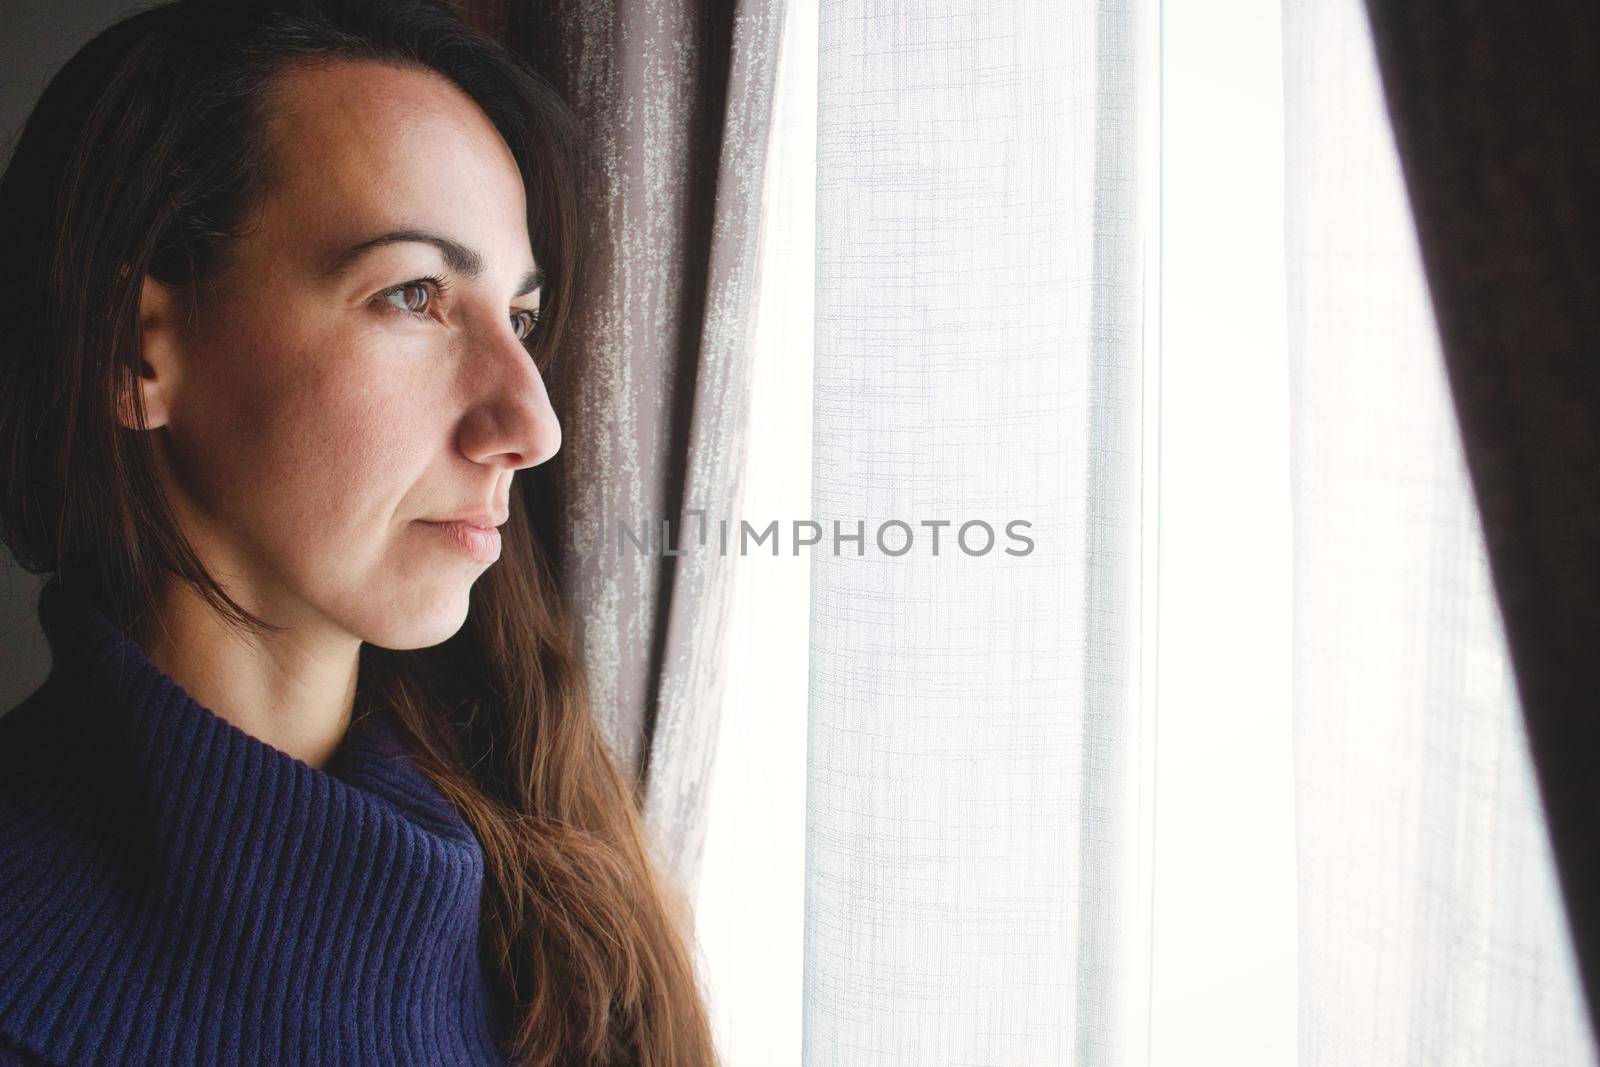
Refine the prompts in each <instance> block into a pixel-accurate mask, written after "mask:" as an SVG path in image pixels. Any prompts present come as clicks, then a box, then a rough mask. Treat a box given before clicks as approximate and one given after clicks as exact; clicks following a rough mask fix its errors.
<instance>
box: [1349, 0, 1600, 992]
mask: <svg viewBox="0 0 1600 1067" xmlns="http://www.w3.org/2000/svg"><path fill="white" fill-rule="evenodd" d="M1367 8H1368V14H1369V17H1370V19H1371V22H1372V30H1373V37H1374V39H1375V41H1376V44H1377V52H1378V61H1379V67H1380V69H1381V72H1382V76H1383V82H1384V90H1385V93H1386V95H1387V99H1388V106H1389V113H1390V117H1391V119H1392V121H1393V125H1394V132H1395V138H1396V142H1397V145H1398V147H1399V151H1400V158H1401V163H1402V167H1403V169H1404V172H1405V177H1406V183H1407V186H1408V189H1409V194H1410V198H1411V205H1412V210H1413V213H1414V216H1415V220H1416V227H1417V234H1418V238H1419V241H1420V244H1421V250H1422V258H1423V264H1424V267H1425V268H1426V271H1427V275H1428V283H1429V287H1430V289H1431V291H1432V297H1433V305H1434V312H1435V315H1436V317H1437V319H1438V325H1439V332H1440V337H1441V340H1442V342H1443V345H1444V352H1445V358H1446V363H1447V366H1448V371H1449V377H1450V385H1451V390H1452V393H1453V394H1454V399H1455V405H1456V410H1457V414H1458V415H1459V417H1460V423H1461V431H1462V437H1463V443H1464V446H1465V450H1466V457H1467V464H1468V467H1469V469H1470V471H1471V474H1472V480H1473V484H1474V489H1475V492H1476V495H1477V501H1478V506H1479V509H1480V511H1481V514H1482V519H1483V528H1484V536H1485V540H1486V543H1487V547H1488V553H1489V561H1490V565H1491V567H1492V569H1493V572H1494V580H1495V586H1496V591H1497V594H1498V596H1499V600H1500V607H1501V612H1502V615H1503V616H1504V619H1505V624H1506V632H1507V638H1508V642H1509V645H1510V651H1511V657H1512V661H1513V664H1514V666H1515V669H1516V674H1517V684H1518V688H1519V690H1520V694H1521V698H1522V705H1523V713H1524V716H1525V718H1526V720H1527V732H1528V737H1529V741H1530V745H1531V748H1532V755H1533V761H1534V765H1535V768H1536V770H1537V772H1538V776H1539V785H1540V790H1541V792H1542V794H1543V800H1544V806H1545V812H1546V816H1547V823H1548V827H1549V831H1550V837H1551V843H1552V845H1553V848H1554V853H1555V858H1556V865H1557V868H1558V870H1559V873H1560V877H1561V882H1562V890H1563V893H1564V896H1565V899H1566V906H1567V912H1568V919H1569V921H1570V924H1571V928H1572V934H1573V938H1574V942H1575V948H1576V954H1577V958H1578V963H1579V968H1580V970H1581V972H1582V976H1583V982H1584V987H1585V992H1586V995H1587V997H1588V1000H1589V1007H1590V1018H1591V1023H1593V1022H1594V1021H1595V1019H1596V1011H1597V1009H1600V684H1597V677H1600V674H1597V666H1600V201H1597V198H1600V122H1597V120H1596V114H1597V110H1600V4H1596V3H1595V2H1594V0H1552V2H1549V3H1539V4H1507V3H1496V2H1490V0H1368V4H1367ZM1376 387H1381V383H1378V384H1377V385H1376Z"/></svg>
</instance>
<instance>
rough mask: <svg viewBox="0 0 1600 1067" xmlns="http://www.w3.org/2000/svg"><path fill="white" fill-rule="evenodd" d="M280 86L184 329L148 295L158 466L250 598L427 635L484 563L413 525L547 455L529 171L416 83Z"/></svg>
mask: <svg viewBox="0 0 1600 1067" xmlns="http://www.w3.org/2000/svg"><path fill="white" fill-rule="evenodd" d="M279 87H280V92H279V93H278V94H277V97H276V99H277V107H276V108H275V113H274V116H273V121H272V123H271V125H270V132H271V138H270V139H271V142H272V145H273V153H274V158H275V162H276V165H277V166H276V173H275V182H274V184H273V186H272V188H271V190H270V192H269V194H268V196H267V199H266V200H265V201H264V202H263V205H262V207H261V209H260V211H259V213H258V214H256V215H253V216H252V217H251V219H250V220H249V222H248V225H247V231H248V232H247V235H246V236H244V237H243V238H242V239H241V240H240V241H239V242H238V243H237V244H236V246H235V247H234V251H233V254H232V257H231V260H230V263H231V266H230V269H228V270H227V271H225V272H224V273H223V275H222V276H221V278H220V279H219V281H218V287H217V288H216V289H215V290H214V291H206V290H205V289H204V288H203V289H202V294H201V296H200V299H199V308H198V317H197V320H196V321H195V322H193V323H185V322H184V321H182V320H183V315H182V313H181V311H174V310H173V308H174V307H175V306H176V305H172V304H171V303H170V302H169V299H170V295H171V294H170V292H169V291H167V290H165V289H164V287H161V286H159V285H156V284H155V283H153V282H152V283H149V284H147V288H146V301H145V307H144V310H143V312H142V318H143V327H144V334H143V336H144V355H145V362H146V364H147V369H146V372H145V373H146V375H147V377H146V380H145V381H144V385H143V387H144V392H145V401H146V407H147V411H148V414H149V418H150V421H151V424H152V425H162V420H163V419H164V429H162V430H157V431H156V433H157V437H158V442H157V451H158V453H159V454H160V455H161V457H162V465H163V468H164V477H165V478H167V479H168V481H169V485H168V488H169V490H170V492H171V493H172V496H173V499H174V506H175V507H176V508H177V510H178V512H179V519H180V522H181V523H182V524H183V527H184V530H185V532H186V533H187V534H188V536H189V537H190V538H191V539H192V540H193V541H194V543H195V545H196V547H197V549H198V550H199V552H200V554H201V557H202V560H203V561H204V562H205V563H206V564H207V566H208V567H209V568H210V569H211V570H212V572H213V573H214V574H216V575H218V577H219V578H220V579H221V580H222V581H223V583H224V585H225V587H226V588H228V590H229V592H230V593H232V594H233V595H234V596H235V597H236V598H238V599H240V602H241V603H242V604H244V606H246V607H247V608H250V609H251V610H254V611H257V612H259V613H261V614H262V615H263V616H264V617H266V618H267V619H269V620H270V621H272V622H275V623H279V624H283V625H288V626H291V627H294V628H296V629H297V630H299V629H303V628H306V627H310V628H311V629H312V630H328V631H329V632H334V633H339V632H342V633H344V634H349V635H353V636H355V637H357V638H359V639H360V640H363V641H369V642H372V643H373V644H377V645H380V646H382V647H385V648H418V647H425V646H428V645H432V644H437V643H438V642H440V641H443V640H444V639H446V638H448V637H449V636H450V635H451V634H453V633H455V632H456V631H457V630H458V629H459V628H460V626H461V623H462V622H463V620H464V619H465V618H466V612H467V603H468V592H469V589H470V587H471V585H472V583H473V582H474V581H475V580H476V579H477V578H478V576H479V575H481V574H482V573H483V572H484V570H485V569H487V567H488V566H489V565H490V564H489V563H487V562H485V561H483V560H481V559H478V558H474V557H473V556H472V555H470V554H468V552H466V551H464V550H463V548H462V547H461V546H460V545H458V544H457V542H456V541H455V540H454V539H453V538H452V537H451V536H449V533H448V531H447V530H445V529H442V528H440V527H436V526H431V525H428V524H427V523H426V522H425V520H438V519H446V518H450V517H452V516H457V515H462V514H467V513H473V512H492V513H495V514H496V516H497V517H499V518H502V519H503V517H504V515H505V514H506V511H507V509H508V508H509V506H510V504H509V501H510V491H511V480H512V476H513V474H514V472H515V471H516V470H517V469H518V468H522V467H531V466H534V465H535V464H539V463H543V462H544V461H545V460H547V459H549V458H550V457H551V456H552V455H554V454H555V452H556V450H557V449H558V448H559V447H560V444H561V428H560V425H559V424H558V423H557V421H556V415H555V412H554V411H553V410H551V407H550V400H549V397H548V396H547V394H546V392H545V387H544V383H543V381H542V380H541V378H540V375H539V373H538V371H537V369H536V368H535V366H534V363H533V360H532V358H531V357H530V355H529V354H528V352H527V350H526V348H525V347H524V345H523V342H522V341H521V340H520V339H519V336H518V334H519V332H522V333H525V332H526V330H527V328H528V327H529V326H531V322H532V315H531V312H534V311H536V309H537V308H538V306H539V293H538V292H537V290H535V291H532V292H525V291H524V290H525V288H526V287H527V285H528V283H529V281H530V277H529V276H530V272H532V271H533V270H534V269H535V267H536V264H535V262H534V258H533V253H532V250H531V247H530V242H529V237H528V231H527V221H526V220H527V214H526V210H525V201H524V191H523V186H522V179H521V176H520V174H519V173H518V171H517V167H516V164H515V162H514V161H513V159H512V156H511V153H510V150H509V149H508V148H507V147H506V145H505V142H504V141H503V140H502V139H501V137H500V136H499V134H498V133H497V131H496V130H495V128H494V126H493V124H492V123H491V122H490V121H489V119H488V118H487V117H486V116H485V115H484V114H483V112H482V111H480V110H479V108H478V107H477V105H476V104H474V103H473V102H472V100H471V99H470V98H469V97H467V96H466V95H465V94H464V93H462V92H461V91H460V90H459V89H458V88H456V87H455V86H454V85H453V84H452V83H450V82H449V81H447V80H446V79H444V78H442V77H440V76H438V75H436V74H433V73H431V72H418V71H412V70H403V69H399V68H396V67H391V66H388V65H383V64H379V63H372V62H359V61H339V62H332V63H325V64H321V65H317V66H302V67H299V68H295V69H292V70H290V71H289V72H287V73H285V74H284V75H283V77H282V80H281V81H280V83H279ZM396 234H400V235H401V236H402V237H405V236H406V235H407V234H409V235H410V236H409V238H407V239H396V238H395V237H394V236H393V235H396ZM423 235H428V237H430V238H437V239H438V240H439V241H441V242H453V245H449V244H447V246H446V247H447V248H448V251H445V250H441V248H440V247H438V246H437V245H436V244H433V243H429V240H428V239H423ZM429 276H437V277H439V278H441V279H443V283H444V285H443V289H442V291H441V288H440V287H438V286H436V285H434V284H433V283H430V282H426V281H419V279H425V278H427V277H429ZM308 632H309V631H308Z"/></svg>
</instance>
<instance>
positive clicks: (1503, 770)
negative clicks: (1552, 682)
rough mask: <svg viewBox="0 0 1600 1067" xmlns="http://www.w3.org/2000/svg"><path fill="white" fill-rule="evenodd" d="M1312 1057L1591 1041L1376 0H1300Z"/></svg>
mask: <svg viewBox="0 0 1600 1067" xmlns="http://www.w3.org/2000/svg"><path fill="white" fill-rule="evenodd" d="M1283 39H1284V93H1285V104H1286V120H1287V121H1286V127H1285V130H1286V157H1287V158H1286V168H1285V174H1286V179H1287V181H1286V194H1287V195H1286V245H1285V248H1286V253H1287V268H1288V281H1289V356H1290V360H1291V364H1290V365H1291V386H1292V388H1291V412H1290V416H1291V417H1290V428H1291V434H1292V439H1293V449H1292V454H1293V485H1294V505H1295V576H1294V577H1295V600H1294V607H1295V611H1294V623H1295V642H1294V643H1295V649H1294V680H1295V681H1294V691H1295V692H1294V696H1295V700H1294V713H1295V734H1296V761H1295V778H1296V784H1297V790H1296V806H1297V813H1298V820H1299V872H1300V886H1301V899H1300V954H1301V959H1300V1003H1301V1010H1300V1050H1301V1059H1300V1062H1301V1063H1302V1064H1307V1065H1318V1064H1330V1065H1332V1064H1340V1065H1342V1064H1349V1063H1374V1064H1377V1063H1381V1064H1433V1063H1450V1064H1462V1065H1476V1064H1482V1065H1485V1067H1487V1065H1490V1064H1494V1065H1505V1064H1527V1065H1529V1067H1533V1065H1543V1067H1552V1065H1559V1064H1591V1063H1594V1062H1595V1051H1594V1048H1593V1045H1592V1043H1591V1038H1590V1034H1589V1028H1588V1023H1587V1018H1586V1015H1585V1012H1584V1006H1583V999H1582V993H1581V990H1580V987H1579V985H1578V981H1577V973H1576V968H1575V963H1574V960H1573V957H1572V951H1571V944H1570V941H1569V939H1568V934H1567V930H1566V926H1565V918H1564V915H1563V911H1562V905H1561V901H1560V897H1559V894H1558V891H1557V888H1556V882H1555V873H1554V866H1553V863H1552V857H1551V852H1550V845H1549V841H1548V838H1547V836H1546V833H1545V830H1544V827H1543V823H1542V814H1541V809H1540V806H1539V801H1538V796H1537V792H1536V787H1535V783H1534V779H1533V777H1532V766H1531V763H1530V760H1529V755H1528V751H1527V740H1526V737H1525V734H1524V732H1523V727H1522V718H1521V714H1520V710H1519V707H1518V703H1517V697H1516V690H1515V687H1514V680H1513V677H1512V674H1511V670H1510V666H1509V663H1508V661H1507V655H1506V646H1505V638H1504V635H1503V633H1502V630H1501V621H1500V614H1499V609H1498V607H1497V605H1496V602H1495V599H1494V595H1493V592H1492V589H1491V586H1490V582H1489V572H1488V565H1487V561H1486V558H1485V555H1484V546H1483V537H1482V531H1481V526H1480V523H1479V520H1478V516H1477V512H1476V508H1475V505H1474V502H1473V498H1472V494H1471V490H1470V487H1469V482H1468V480H1467V473H1466V467H1465V464H1464V460H1463V458H1462V452H1461V444H1460V435H1459V431H1458V429H1457V423H1456V419H1455V414H1454V411H1453V409H1452V407H1451V402H1450V396H1449V393H1448V390H1447V384H1446V379H1445V377H1444V369H1443V366H1444V365H1443V360H1442V357H1441V353H1440V350H1439V341H1438V336H1437V333H1436V330H1435V326H1434V322H1433V318H1432V313H1431V308H1430V304H1429V299H1428V294H1427V289H1426V285H1425V282H1424V279H1423V274H1422V269H1421V265H1420V262H1419V259H1418V251H1417V246H1416V237H1415V231H1414V229H1413V226H1412V222H1411V217H1410V212H1409V208H1408V206H1407V201H1406V195H1405V189H1404V186H1403V184H1402V180H1401V176H1400V170H1399V163H1398V159H1397V156H1396V154H1395V149H1394V143H1393V138H1392V135H1391V133H1390V129H1389V124H1388V119H1387V113H1386V111H1385V107H1384V103H1383V98H1382V91H1381V87H1380V83H1379V80H1378V75H1377V68H1376V65H1375V61H1374V58H1373V50H1372V44H1371V41H1370V38H1369V34H1368V28H1367V22H1366V13H1365V9H1364V8H1363V6H1362V4H1361V3H1360V0H1286V3H1285V5H1284V18H1283Z"/></svg>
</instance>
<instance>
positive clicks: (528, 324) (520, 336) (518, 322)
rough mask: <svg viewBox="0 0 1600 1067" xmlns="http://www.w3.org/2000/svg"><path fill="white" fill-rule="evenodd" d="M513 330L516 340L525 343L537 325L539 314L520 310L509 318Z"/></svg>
mask: <svg viewBox="0 0 1600 1067" xmlns="http://www.w3.org/2000/svg"><path fill="white" fill-rule="evenodd" d="M511 323H512V326H513V328H515V329H516V331H517V340H519V341H526V340H527V339H528V337H529V335H530V334H532V333H533V328H534V327H535V326H537V325H538V324H539V312H538V311H528V310H522V311H519V312H517V313H516V314H515V315H512V316H511Z"/></svg>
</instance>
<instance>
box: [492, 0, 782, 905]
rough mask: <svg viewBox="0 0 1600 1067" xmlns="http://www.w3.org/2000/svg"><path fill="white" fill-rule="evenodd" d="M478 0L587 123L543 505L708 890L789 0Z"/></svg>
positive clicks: (605, 661) (611, 710) (660, 802)
mask: <svg viewBox="0 0 1600 1067" xmlns="http://www.w3.org/2000/svg"><path fill="white" fill-rule="evenodd" d="M462 7H463V10H464V13H465V14H466V15H467V16H468V17H469V18H470V19H472V20H473V21H475V22H476V23H477V24H478V25H479V26H480V27H481V28H484V29H486V30H488V31H489V32H491V33H493V34H495V35H496V36H497V37H499V38H500V39H501V40H503V41H505V42H506V43H507V44H508V45H510V46H511V47H512V48H513V49H514V50H515V51H517V52H518V53H519V54H521V55H522V56H524V57H525V58H527V59H528V60H529V61H530V62H531V63H532V65H533V67H534V68H535V69H536V70H538V71H539V72H540V73H541V74H542V75H544V76H545V77H546V78H548V79H549V80H550V81H551V82H552V83H553V84H554V85H555V87H556V89H557V90H558V91H559V92H560V93H561V94H562V95H563V96H564V98H565V99H566V100H567V102H568V103H569V104H570V105H571V106H572V107H573V109H574V110H575V111H576V112H577V113H578V115H579V117H580V119H581V120H582V122H583V124H584V127H585V131H586V136H587V139H588V152H589V155H590V163H589V173H588V174H587V175H586V176H585V180H584V188H585V190H586V191H587V192H588V194H589V196H590V197H591V198H592V199H590V200H589V201H588V202H587V203H586V204H585V212H586V216H587V226H588V232H587V234H586V235H585V238H586V242H585V244H586V248H585V251H586V254H587V255H588V257H589V263H588V264H587V267H586V275H585V282H584V284H585V287H586V290H585V295H584V298H583V311H582V313H581V314H580V317H579V320H578V328H577V330H576V336H577V338H578V340H577V342H576V344H575V345H574V346H573V348H572V350H571V351H564V352H563V353H562V354H561V356H560V358H559V359H558V360H557V366H556V369H555V371H554V372H553V374H552V376H551V381H550V382H549V383H548V385H549V387H550V391H551V400H552V402H553V404H554V406H555V408H556V411H557V413H558V414H559V415H560V417H561V420H562V431H563V437H562V447H561V452H560V453H559V454H558V455H557V456H556V458H555V459H553V460H551V461H550V463H549V464H546V465H545V467H541V468H539V469H538V470H537V471H533V472H529V474H536V475H537V476H538V478H539V482H538V487H539V489H540V490H541V491H542V490H546V489H547V490H548V493H547V494H546V497H547V499H549V500H550V501H551V507H550V508H549V509H547V510H546V511H545V512H543V513H541V514H540V515H539V516H537V517H536V521H537V522H539V523H540V524H542V528H543V532H544V533H546V535H547V537H548V538H549V540H548V541H547V543H550V544H553V545H556V546H557V549H558V554H559V564H560V570H561V574H562V580H563V583H564V586H565V588H566V592H567V594H568V596H569V598H570V601H571V603H572V605H573V607H574V609H575V611H576V614H577V631H578V638H579V642H580V645H581V647H582V650H583V657H584V661H585V665H586V667H587V670H588V674H589V678H590V681H591V684H592V685H593V690H594V696H595V706H596V713H597V714H598V715H599V716H600V718H601V721H602V725H604V726H605V728H606V729H607V731H608V733H609V735H610V737H611V739H612V742H613V744H614V746H615V748H616V750H617V752H618V754H619V756H620V757H621V758H622V760H623V761H624V765H625V766H628V767H631V768H632V769H633V770H634V772H635V774H636V776H637V782H638V787H639V793H640V797H641V802H642V804H643V807H644V811H645V816H646V819H647V821H648V822H649V823H650V826H651V829H652V832H653V834H654V838H655V840H656V842H657V843H658V845H659V846H660V847H661V849H662V850H663V855H664V857H665V858H666V860H667V861H668V862H669V863H670V864H673V865H674V866H675V867H676V874H677V876H678V878H679V880H680V882H681V883H682V884H683V885H684V886H685V887H686V888H688V889H690V890H691V891H692V889H693V887H694V885H695V884H696V882H697V872H698V866H699V855H700V849H701V844H702V841H703V831H704V827H703V821H702V817H701V815H702V810H703V807H704V795H705V788H706V784H707V779H708V776H709V771H710V767H711V757H712V752H713V749H714V744H715V739H716V727H717V712H718V704H719V700H720V695H721V692H722V670H721V668H722V663H723V648H724V645H725V640H724V638H725V630H726V625H727V618H728V610H729V607H730V605H731V597H732V583H731V580H732V568H733V564H734V563H735V562H736V557H735V556H733V555H722V554H720V553H719V552H718V546H719V541H718V537H717V530H718V527H717V522H718V520H720V519H727V520H728V521H729V523H730V525H731V526H733V527H734V528H735V529H736V528H737V522H738V506H739V497H740V488H741V486H740V472H741V471H742V469H743V463H744V457H745V425H746V414H747V411H748V407H749V380H750V378H749V360H750V355H751V338H752V335H753V327H754V324H755V315H754V311H755V296H756V288H757V281H758V278H757V264H758V253H759V249H760V222H761V204H762V199H763V197H762V192H763V187H764V183H765V176H766V156H767V143H768V137H769V132H770V128H771V121H772V110H773V90H774V85H775V81H776V74H777V60H778V48H779V42H780V39H781V31H782V27H783V11H784V0H741V2H739V3H732V2H719V0H555V2H544V0H477V2H472V3H466V4H463V5H462ZM696 512H704V521H705V530H706V536H705V538H704V540H703V541H702V539H701V536H700V533H701V525H700V518H699V517H698V516H697V515H696V514H695V513H696ZM664 522H665V523H666V524H667V527H666V529H665V530H664V529H663V523H664ZM622 524H625V525H626V528H627V531H629V532H628V533H625V532H624V530H623V525H622ZM663 534H665V538H663ZM647 536H648V537H649V538H650V541H649V542H646V537H647ZM632 538H637V541H638V543H639V544H641V545H645V544H648V545H653V546H655V547H653V548H651V549H650V550H648V551H639V550H637V549H636V548H635V547H634V544H635V542H634V540H633V539H632ZM663 545H664V546H665V548H666V550H667V551H663ZM673 551H675V552H678V553H681V554H677V555H673V554H670V553H671V552H673Z"/></svg>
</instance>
